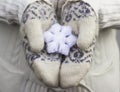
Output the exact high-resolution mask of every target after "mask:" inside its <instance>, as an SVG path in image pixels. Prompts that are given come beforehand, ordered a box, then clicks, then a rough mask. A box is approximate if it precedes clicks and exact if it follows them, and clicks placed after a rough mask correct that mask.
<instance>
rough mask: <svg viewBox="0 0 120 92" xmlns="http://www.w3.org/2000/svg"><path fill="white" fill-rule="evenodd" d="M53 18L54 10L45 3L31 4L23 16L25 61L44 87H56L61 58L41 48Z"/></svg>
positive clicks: (53, 20)
mask: <svg viewBox="0 0 120 92" xmlns="http://www.w3.org/2000/svg"><path fill="white" fill-rule="evenodd" d="M48 10H49V11H48ZM54 16H55V11H54V8H53V7H52V6H50V5H49V4H47V3H46V2H44V1H36V2H34V3H31V4H30V5H29V6H28V7H27V9H26V10H25V12H24V14H23V30H22V31H23V32H24V38H23V43H24V44H23V45H24V48H25V52H26V59H27V61H28V63H29V65H30V66H31V68H32V69H33V71H34V73H35V74H36V75H37V76H38V78H39V79H40V80H42V81H43V83H45V84H46V85H48V86H52V87H57V86H58V83H59V82H58V80H59V79H58V78H59V68H60V61H61V57H60V55H59V54H48V53H47V51H46V49H45V48H43V47H44V37H43V33H44V31H46V30H48V29H49V27H50V26H51V25H52V24H53V23H55V22H56V19H55V17H54ZM41 49H42V50H41Z"/></svg>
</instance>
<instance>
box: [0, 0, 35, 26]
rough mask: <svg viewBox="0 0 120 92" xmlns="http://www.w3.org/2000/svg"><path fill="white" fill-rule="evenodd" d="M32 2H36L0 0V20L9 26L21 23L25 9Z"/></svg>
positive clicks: (30, 0) (31, 0)
mask: <svg viewBox="0 0 120 92" xmlns="http://www.w3.org/2000/svg"><path fill="white" fill-rule="evenodd" d="M34 1H36V0H0V20H2V21H4V22H7V23H9V24H11V23H13V22H16V23H21V17H22V14H23V12H24V10H25V8H26V7H27V5H29V4H30V3H32V2H34Z"/></svg>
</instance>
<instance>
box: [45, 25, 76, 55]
mask: <svg viewBox="0 0 120 92" xmlns="http://www.w3.org/2000/svg"><path fill="white" fill-rule="evenodd" d="M44 39H45V42H46V45H47V52H48V53H55V52H57V53H61V54H63V55H68V54H69V50H70V48H71V47H72V46H73V45H74V44H76V41H77V37H76V36H74V35H73V34H72V28H71V27H70V26H61V25H60V24H54V25H52V26H51V28H50V29H49V30H48V31H46V32H45V33H44Z"/></svg>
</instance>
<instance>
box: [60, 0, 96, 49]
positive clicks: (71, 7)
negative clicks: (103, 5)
mask: <svg viewBox="0 0 120 92" xmlns="http://www.w3.org/2000/svg"><path fill="white" fill-rule="evenodd" d="M61 17H62V23H63V24H64V25H69V26H71V27H72V28H73V33H74V34H76V35H78V39H77V46H78V47H79V48H80V49H83V50H85V49H87V48H88V47H89V46H90V44H91V43H92V41H93V39H94V37H95V35H97V34H98V30H97V28H98V27H97V17H96V14H95V12H94V10H93V8H92V7H91V6H90V5H89V4H88V3H86V2H83V1H80V2H70V1H68V3H66V5H64V7H63V12H62V15H61Z"/></svg>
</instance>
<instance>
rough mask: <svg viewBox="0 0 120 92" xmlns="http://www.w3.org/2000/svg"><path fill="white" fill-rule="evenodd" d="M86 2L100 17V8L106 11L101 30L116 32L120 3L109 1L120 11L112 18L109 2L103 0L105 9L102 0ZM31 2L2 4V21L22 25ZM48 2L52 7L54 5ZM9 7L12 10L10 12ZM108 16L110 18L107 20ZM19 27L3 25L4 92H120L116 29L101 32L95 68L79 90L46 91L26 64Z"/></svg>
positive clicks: (0, 85) (0, 82)
mask: <svg viewBox="0 0 120 92" xmlns="http://www.w3.org/2000/svg"><path fill="white" fill-rule="evenodd" d="M23 1H24V2H23ZM54 1H57V0H52V2H54ZM62 1H63V0H59V2H61V3H62V4H63V2H62ZM85 1H87V2H89V3H90V4H91V5H92V6H93V7H97V8H95V9H96V10H95V11H96V13H97V14H99V13H98V10H100V8H99V7H102V8H101V11H100V14H101V16H102V17H101V16H100V18H101V19H102V20H101V19H100V23H101V24H102V26H100V27H101V29H102V27H103V28H106V27H107V28H108V27H111V26H112V27H113V28H115V26H116V25H117V26H119V25H120V23H119V21H120V19H119V18H120V17H118V16H119V12H118V10H117V9H118V8H119V7H118V8H117V6H119V5H120V4H119V0H118V2H117V3H116V4H117V6H116V4H115V3H112V2H114V0H109V2H111V4H110V6H115V8H114V9H115V10H116V13H118V14H116V15H113V14H112V10H113V11H114V9H113V7H110V8H111V9H110V8H107V6H108V7H109V4H107V0H103V1H104V2H102V3H106V4H107V6H106V7H105V9H104V7H103V6H99V5H100V3H99V0H85ZM92 1H94V2H92ZM105 1H106V2H105ZM13 2H14V3H15V4H14V3H13ZM16 2H17V3H16ZM19 2H21V3H19ZM31 2H32V1H30V0H29V1H28V0H0V19H2V20H4V21H6V22H9V23H10V22H11V20H14V21H15V22H18V23H20V21H21V16H22V13H23V11H24V9H25V7H26V6H27V5H28V4H30V3H31ZM47 2H48V3H51V2H50V1H47ZM59 2H55V3H54V4H53V5H55V6H56V3H59ZM7 3H8V4H7ZM106 4H105V5H106ZM6 5H7V6H6ZM58 5H60V4H58ZM8 6H10V7H11V8H10V7H9V8H8ZM18 6H19V7H21V8H19V7H18ZM3 7H7V8H3ZM12 7H13V8H12ZM19 9H20V11H19V12H18V11H17V10H19ZM10 10H12V11H11V13H8V11H10ZM106 11H107V12H108V15H107V14H105V12H106ZM109 11H110V12H109ZM13 15H14V17H13ZM107 16H109V17H108V18H107ZM113 16H115V17H113ZM113 18H116V21H113V20H114V19H113ZM106 19H107V20H106ZM112 19H113V20H112ZM108 21H109V22H108ZM109 23H110V24H109ZM18 27H19V26H17V27H16V25H13V26H11V25H7V24H0V43H2V44H1V45H0V91H1V92H89V91H88V90H87V89H89V90H91V92H119V90H120V84H119V81H120V80H119V77H120V76H119V73H120V70H119V65H120V63H119V49H118V45H117V41H116V31H117V30H116V29H113V28H108V29H102V31H100V33H99V34H100V35H99V37H98V40H97V44H96V49H95V54H94V60H93V62H92V68H91V69H90V72H89V73H88V74H87V75H86V76H85V77H84V79H83V80H82V81H81V82H80V87H79V88H69V89H60V88H58V89H51V88H48V87H46V86H45V85H44V84H43V83H41V82H40V81H39V80H38V79H37V78H36V77H35V75H34V73H33V72H32V70H31V69H30V68H29V66H28V64H27V63H26V60H25V56H24V52H23V48H22V45H21V43H22V42H21V40H20V37H19V32H18V30H19V29H18ZM53 90H56V91H53Z"/></svg>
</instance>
